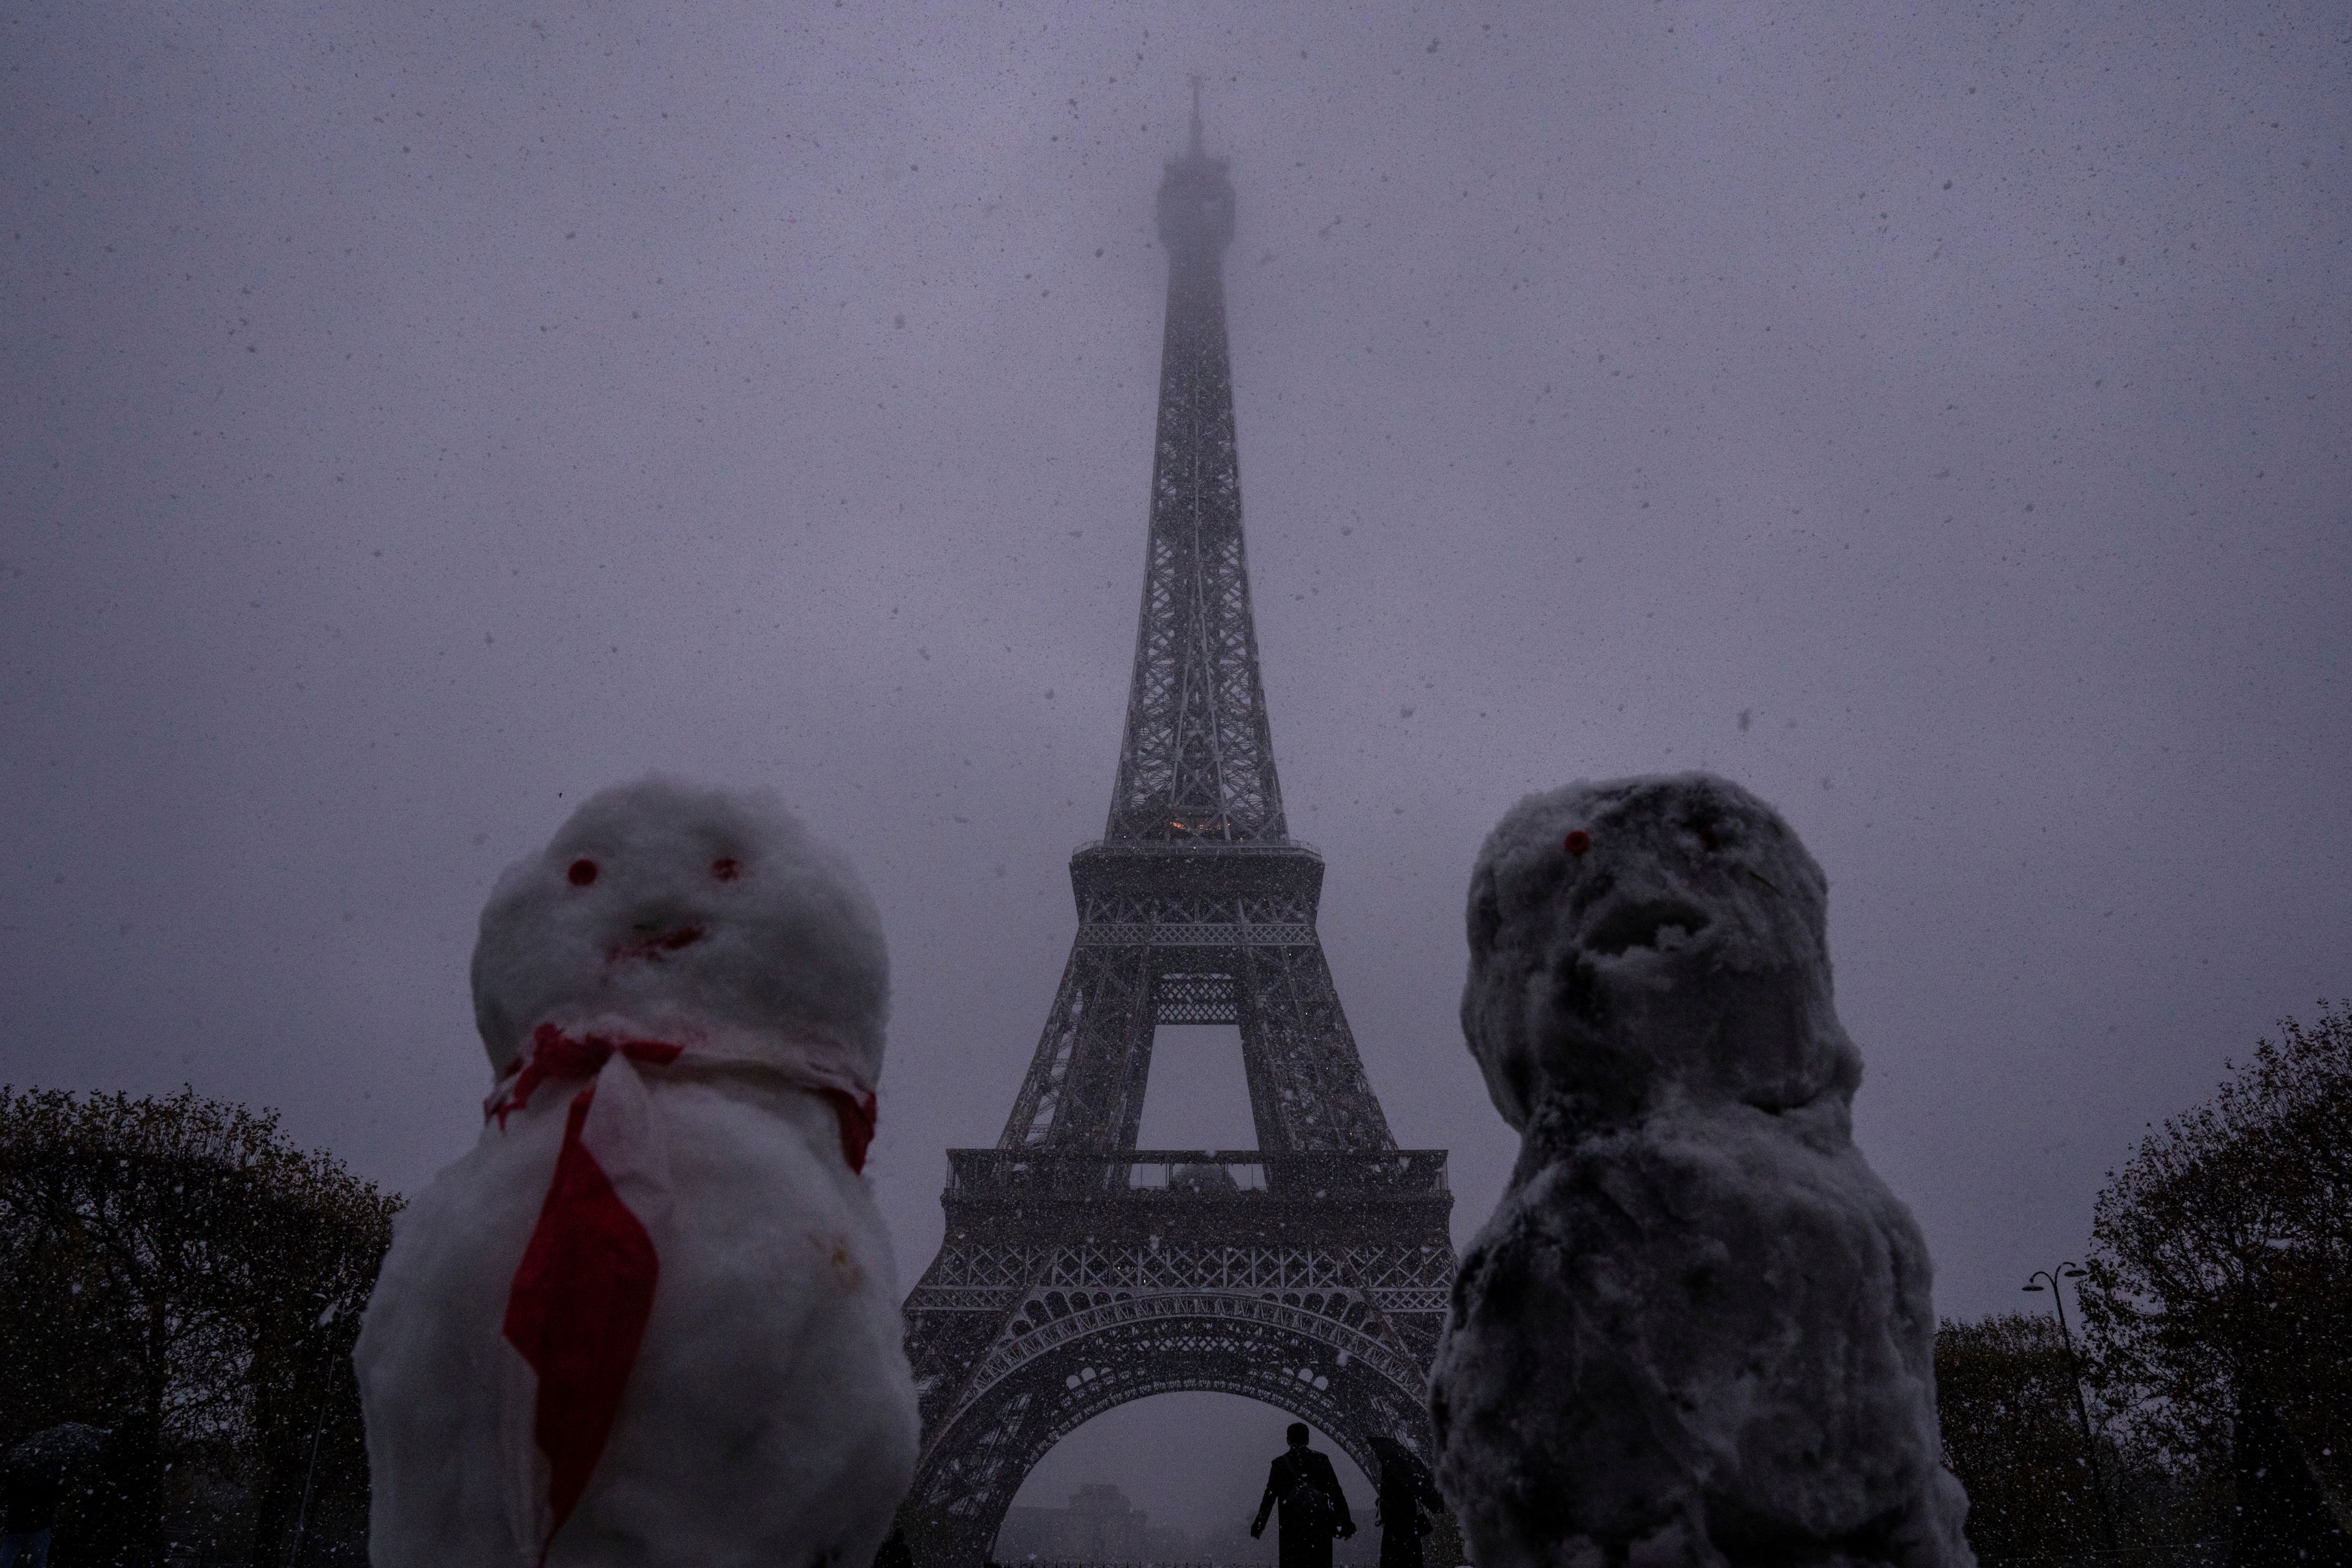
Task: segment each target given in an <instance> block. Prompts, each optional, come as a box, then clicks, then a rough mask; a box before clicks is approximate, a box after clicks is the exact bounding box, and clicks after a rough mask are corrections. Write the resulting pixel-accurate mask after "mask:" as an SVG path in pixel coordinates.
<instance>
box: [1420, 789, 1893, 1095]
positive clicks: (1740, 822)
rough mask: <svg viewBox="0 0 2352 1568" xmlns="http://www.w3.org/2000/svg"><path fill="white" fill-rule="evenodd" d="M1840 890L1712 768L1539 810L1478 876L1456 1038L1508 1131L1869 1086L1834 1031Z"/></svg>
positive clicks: (1507, 836) (1485, 861)
mask: <svg viewBox="0 0 2352 1568" xmlns="http://www.w3.org/2000/svg"><path fill="white" fill-rule="evenodd" d="M1828 896H1829V883H1828V880H1827V879H1825V878H1824V877H1822V871H1821V868H1820V867H1819V866H1817V865H1815V864H1814V863H1813V858H1812V857H1811V855H1808V854H1807V853H1806V852H1805V847H1804V846H1803V845H1802V844H1801V843H1800V842H1799V841H1798V839H1797V836H1796V834H1795V833H1794V832H1792V831H1791V830H1790V827H1789V825H1788V824H1787V823H1785V822H1783V821H1781V820H1780V816H1778V814H1776V813H1775V812H1774V811H1773V810H1772V808H1771V807H1770V806H1768V805H1765V804H1764V803H1763V802H1762V801H1760V800H1759V799H1757V798H1756V797H1755V796H1754V795H1750V794H1748V792H1747V791H1746V790H1744V789H1742V788H1740V787H1739V786H1738V784H1731V783H1729V782H1727V781H1726V780H1724V779H1719V778H1716V777H1714V776H1712V775H1710V774H1706V773H1682V774H1675V775H1671V776H1666V777H1658V778H1632V779H1618V780H1613V781H1611V782H1608V783H1604V784H1570V785H1569V786H1568V787H1567V788H1565V789H1560V790H1555V791H1553V792H1552V793H1550V794H1549V795H1529V796H1528V798H1527V799H1525V800H1523V801H1521V802H1520V803H1519V804H1518V805H1516V806H1514V807H1512V808H1511V810H1510V811H1509V812H1508V813H1507V815H1506V816H1504V818H1503V820H1502V821H1501V823H1499V824H1498V825H1497V826H1496V828H1495V831H1494V832H1493V833H1491V834H1489V835H1488V836H1487V838H1486V847H1484V848H1483V849H1481V850H1480V851H1479V855H1478V864H1477V867H1476V868H1475V871H1474V872H1473V873H1472V875H1471V879H1470V900H1469V911H1468V926H1469V938H1470V975H1469V979H1468V981H1467V983H1466V984H1465V985H1464V987H1463V992H1462V1029H1463V1033H1464V1035H1465V1037H1467V1038H1468V1040H1469V1043H1470V1050H1471V1054H1472V1055H1474V1056H1475V1057H1476V1058H1477V1059H1478V1066H1479V1068H1480V1069H1481V1070H1482V1071H1483V1072H1484V1073H1485V1075H1486V1089H1487V1092H1488V1093H1489V1094H1490V1095H1491V1096H1492V1097H1493V1099H1494V1101H1495V1106H1496V1109H1497V1110H1500V1111H1501V1112H1502V1113H1503V1115H1504V1117H1505V1119H1507V1121H1510V1123H1511V1124H1512V1125H1513V1126H1515V1127H1519V1128H1522V1129H1524V1128H1525V1127H1526V1125H1527V1122H1528V1117H1529V1115H1530V1114H1531V1113H1532V1112H1533V1111H1534V1110H1535V1109H1536V1107H1537V1106H1538V1105H1539V1104H1540V1103H1542V1102H1543V1101H1545V1100H1549V1099H1555V1098H1558V1097H1561V1096H1569V1097H1573V1098H1574V1100H1576V1102H1577V1104H1578V1107H1579V1115H1580V1117H1600V1118H1613V1117H1615V1116H1619V1115H1624V1114H1629V1113H1633V1112H1637V1111H1639V1110H1643V1109H1645V1108H1649V1107H1653V1106H1655V1105H1657V1104H1659V1103H1661V1102H1662V1101H1664V1100H1667V1099H1669V1098H1675V1097H1679V1098H1682V1099H1685V1100H1717V1101H1720V1100H1738V1101H1740V1102H1744V1103H1746V1104H1749V1105H1754V1106H1758V1107H1759V1108H1762V1109H1765V1110H1792V1109H1795V1108H1797V1107H1800V1106H1807V1105H1811V1104H1813V1103H1815V1102H1816V1101H1820V1100H1822V1099H1823V1097H1824V1096H1825V1095H1826V1096H1831V1097H1833V1099H1834V1100H1835V1102H1836V1104H1837V1105H1838V1106H1839V1107H1843V1104H1844V1103H1845V1102H1846V1101H1847V1100H1851V1098H1852V1096H1853V1089H1854V1087H1855V1086H1856V1084H1858V1083H1859V1082H1860V1081H1861V1076H1862V1061H1861V1058H1860V1056H1859V1054H1858V1053H1856V1051H1855V1050H1854V1047H1853V1042H1852V1041H1851V1040H1850V1039H1848V1038H1847V1037H1846V1034H1845V1031H1844V1029H1843V1028H1842V1027H1841V1026H1839V1024H1838V1020H1837V1012H1836V1008H1835V1006H1834V1005H1833V1004H1832V997H1831V988H1830V962H1829V949H1828V942H1827V923H1828V912H1827V911H1828Z"/></svg>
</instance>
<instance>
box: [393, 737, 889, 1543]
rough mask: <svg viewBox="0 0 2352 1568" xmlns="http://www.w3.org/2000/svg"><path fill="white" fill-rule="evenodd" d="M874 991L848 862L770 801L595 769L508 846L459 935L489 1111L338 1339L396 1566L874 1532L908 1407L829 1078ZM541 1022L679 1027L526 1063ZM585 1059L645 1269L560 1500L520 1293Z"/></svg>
mask: <svg viewBox="0 0 2352 1568" xmlns="http://www.w3.org/2000/svg"><path fill="white" fill-rule="evenodd" d="M475 993H476V1008H477V1014H478V1018H479V1020H480V1022H481V1026H482V1031H483V1037H484V1041H485V1044H486V1045H487V1046H488V1049H489V1052H490V1056H491V1059H492V1063H493V1066H494V1068H497V1069H498V1070H499V1081H500V1083H501V1085H502V1086H503V1087H502V1089H501V1091H500V1095H499V1101H500V1103H501V1105H502V1107H503V1109H504V1114H502V1115H498V1116H494V1117H492V1118H491V1119H490V1120H488V1122H487V1123H486V1125H485V1126H484V1128H483V1131H482V1134H481V1137H480V1139H479V1141H478V1142H477V1144H476V1146H475V1147H474V1149H473V1150H472V1151H471V1152H469V1153H467V1155H465V1156H464V1157H463V1158H461V1159H459V1160H458V1161H457V1163H454V1164H452V1165H451V1166H449V1167H448V1169H446V1170H445V1171H444V1172H442V1173H441V1174H440V1175H439V1176H438V1177H436V1179H435V1181H434V1182H433V1184H431V1185H430V1186H429V1187H427V1188H426V1190H425V1192H424V1193H423V1194H420V1195H419V1196H418V1197H417V1198H416V1199H415V1201H414V1202H413V1203H412V1204H411V1205H409V1206H408V1208H407V1209H406V1210H405V1211H404V1213H403V1214H402V1215H401V1216H400V1219H399V1221H398V1223H397V1225H396V1226H395V1230H394V1242H393V1247H392V1250H391V1252H390V1254H389V1256H387V1258H385V1260H384V1266H383V1275H382V1278H381V1279H380V1281H379V1283H378V1285H377V1288H376V1291H375V1295H374V1298H373V1300H372V1301H371V1303H370V1305H369V1309H368V1316H367V1321H366V1324H365V1327H364V1329H363V1331H362V1335H361V1338H360V1343H359V1349H358V1352H357V1357H356V1360H357V1363H358V1369H359V1373H360V1381H361V1388H362V1396H363V1399H364V1403H365V1407H366V1417H367V1435H368V1449H369V1462H370V1468H371V1474H372V1479H373V1516H372V1521H371V1552H372V1555H373V1561H374V1562H375V1563H377V1564H379V1565H380V1568H395V1565H396V1568H409V1565H412V1564H417V1563H436V1564H452V1565H458V1568H475V1565H479V1568H493V1565H496V1568H514V1565H516V1564H529V1563H537V1562H540V1561H542V1560H543V1561H545V1562H546V1563H550V1564H553V1565H556V1568H567V1565H578V1568H589V1565H591V1564H593V1565H595V1568H640V1565H642V1568H672V1565H675V1568H685V1565H687V1564H698V1565H701V1564H709V1565H714V1568H716V1565H720V1564H735V1563H741V1564H747V1565H748V1564H752V1563H758V1564H761V1565H762V1568H768V1565H774V1564H785V1565H788V1568H814V1565H817V1564H826V1565H835V1564H854V1565H855V1568H864V1565H865V1564H866V1563H868V1562H870V1561H871V1559H872V1556H873V1553H874V1552H875V1549H876V1547H877V1545H878V1544H879V1542H880V1541H881V1540H882V1537H883V1536H884V1534H885V1533H886V1532H887V1530H888V1527H889V1521H890V1517H891V1513H892V1510H893V1509H894V1508H895V1507H896V1505H897V1503H898V1499H899V1497H900V1496H901V1494H902V1493H903V1492H904V1490H905V1488H906V1485H907V1483H908V1479H909V1478H910V1476H911V1474H912V1471H913V1467H914V1458H915V1445H916V1441H917V1436H918V1422H917V1416H916V1410H915V1394H914V1389H913V1384H912V1380H911V1378H910V1376H909V1374H908V1367H907V1362H906V1357H905V1353H904V1351H903V1349H902V1348H901V1334H902V1327H901V1320H900V1318H899V1315H898V1289H897V1285H896V1281H895V1279H894V1278H893V1268H892V1265H891V1257H890V1249H889V1243H888V1238H887V1235H886V1234H885V1232H884V1230H883V1226H882V1223H881V1219H880V1216H879V1215H878V1214H877V1211H876V1209H875V1205H874V1202H873V1199H872V1196H871V1195H870V1194H869V1193H868V1191H867V1188H866V1182H865V1179H864V1178H863V1177H862V1176H861V1175H859V1174H858V1173H856V1170H854V1169H853V1168H852V1167H853V1159H854V1158H855V1159H862V1152H863V1139H862V1136H858V1135H856V1133H857V1131H858V1130H857V1129H856V1128H854V1127H853V1125H852V1123H853V1122H854V1121H856V1118H855V1117H854V1116H853V1115H851V1114H850V1112H849V1111H848V1110H845V1106H847V1104H848V1102H849V1100H850V1098H851V1097H850V1096H849V1095H847V1094H845V1092H843V1091H842V1090H841V1089H836V1088H833V1087H830V1086H832V1085H837V1084H841V1083H844V1082H853V1083H856V1084H861V1085H865V1086H870V1085H871V1084H872V1082H873V1080H874V1078H875V1076H876V1075H877V1071H878V1068H879V1066H880V1058H881V1047H882V1025H883V1019H884V1011H885V1005H886V998H887V970H886V966H885V960H884V957H883V949H882V942H881V936H880V932H879V925H878V921H877V919H876V917H875V915H874V913H873V910H872V908H871V905H870V903H869V902H868V901H867V900H866V897H865V895H864V893H863V892H862V891H861V890H860V889H858V887H857V885H856V880H855V879H854V877H853V876H852V875H851V873H850V872H849V870H848V868H847V867H846V866H845V864H844V863H843V862H841V861H840V860H839V859H838V858H835V857H833V856H831V855H829V854H827V853H825V852H824V851H823V850H821V849H819V848H817V847H815V846H814V845H812V844H811V843H810V841H809V840H808V838H807V836H806V834H805V833H804V832H803V830H802V829H801V828H800V826H799V825H798V823H797V822H795V821H794V820H793V819H792V818H791V817H790V816H788V815H786V814H784V813H782V811H781V810H779V809H777V808H776V807H774V806H773V805H772V804H770V803H768V802H765V801H762V800H758V799H751V800H746V799H743V798H741V797H734V796H728V795H718V794H715V793H710V792H705V791H700V790H697V789H694V788H692V787H690V786H687V785H683V784H674V783H670V782H667V781H663V780H653V781H648V782H646V783H645V784H638V785H635V786H630V787H629V788H626V789H622V790H615V791H610V792H607V793H606V794H605V795H600V796H598V797H596V798H595V799H594V800H592V801H591V802H589V803H588V804H587V805H585V806H583V808H582V809H581V810H580V812H579V813H577V814H576V815H575V816H573V818H572V821H571V822H569V823H567V824H566V825H565V826H564V827H563V829H562V831H561V832H560V833H559V834H558V835H557V837H556V839H555V841H554V843H553V844H552V845H551V847H549V849H548V850H547V851H545V852H544V853H542V854H541V855H539V856H535V857H532V858H528V859H526V860H524V861H523V862H521V863H520V865H518V866H517V867H515V868H513V869H512V870H510V871H509V872H508V874H507V876H506V877H505V878H504V879H502V880H501V882H500V884H499V889H498V890H497V892H496V893H494V894H493V896H492V899H491V901H490V905H489V907H488V910H486V911H485V913H484V916H483V932H482V940H481V943H480V945H479V947H478V949H477V952H476V961H475ZM543 1025H551V1026H553V1027H554V1028H555V1029H556V1030H560V1031H561V1032H562V1033H563V1034H565V1035H567V1036H570V1037H573V1038H577V1039H593V1040H603V1041H606V1042H618V1041H625V1040H646V1041H655V1042H661V1043H662V1044H663V1045H664V1046H665V1047H675V1050H676V1056H675V1059H674V1060H661V1059H657V1058H656V1057H650V1056H649V1057H648V1058H646V1059H645V1060H644V1061H642V1062H641V1061H637V1060H633V1059H624V1056H622V1055H613V1056H612V1059H610V1060H607V1061H604V1062H603V1063H601V1064H599V1063H596V1062H593V1061H592V1062H590V1063H589V1064H588V1066H587V1070H586V1071H583V1072H581V1073H578V1074H574V1075H571V1076H565V1075H561V1074H559V1075H555V1076H546V1077H544V1078H543V1079H541V1080H540V1081H536V1082H534V1081H532V1080H531V1079H530V1078H528V1077H526V1076H524V1075H523V1074H522V1073H521V1072H520V1069H521V1068H523V1067H524V1066H525V1065H526V1064H527V1063H528V1061H529V1060H530V1055H531V1052H532V1049H533V1047H532V1041H533V1038H534V1032H535V1031H538V1030H539V1029H540V1028H541V1026H543ZM609 1054H610V1053H608V1055H609ZM592 1087H593V1093H594V1097H595V1101H594V1104H593V1110H590V1109H583V1110H582V1111H581V1114H582V1115H583V1116H593V1117H595V1118H599V1119H602V1120H601V1121H589V1122H586V1123H584V1126H585V1127H586V1128H587V1129H588V1131H586V1132H585V1133H582V1132H575V1133H574V1135H573V1142H574V1143H575V1144H577V1145H580V1146H582V1147H585V1148H590V1149H593V1148H595V1147H598V1145H597V1142H596V1140H597V1138H598V1137H599V1136H602V1137H603V1138H604V1140H605V1142H604V1144H603V1145H602V1147H603V1148H604V1155H603V1158H604V1160H605V1162H606V1163H608V1164H611V1165H613V1166H614V1176H613V1179H612V1181H611V1183H610V1185H611V1186H612V1188H613V1189H614V1191H615V1192H616V1193H617V1194H620V1196H621V1197H623V1198H625V1200H626V1202H627V1205H630V1206H631V1209H632V1215H633V1216H635V1217H641V1218H642V1222H643V1223H642V1226H641V1228H642V1231H643V1233H644V1237H645V1238H646V1242H647V1244H648V1245H649V1246H650V1247H651V1248H652V1249H653V1251H654V1252H655V1253H656V1254H657V1258H658V1280H657V1283H656V1284H654V1285H653V1286H652V1288H651V1289H652V1294H651V1304H650V1309H649V1311H647V1312H646V1314H645V1315H644V1317H643V1320H642V1334H641V1338H639V1339H637V1341H636V1342H635V1353H634V1356H633V1358H630V1359H629V1360H628V1361H627V1363H626V1365H625V1384H623V1385H622V1389H621V1394H620V1396H619V1404H618V1407H617V1410H616V1411H615V1412H614V1414H613V1415H612V1417H611V1421H610V1426H609V1431H608V1432H607V1433H605V1434H604V1436H603V1441H602V1444H601V1450H600V1451H598V1452H597V1453H596V1454H595V1457H594V1460H593V1469H591V1470H590V1471H588V1472H587V1480H586V1483H585V1487H584V1490H582V1491H581V1492H580V1493H579V1495H578V1498H577V1500H576V1505H574V1506H572V1507H570V1508H569V1509H568V1510H565V1513H564V1516H563V1517H561V1518H558V1519H552V1520H551V1516H550V1513H549V1510H548V1507H547V1500H546V1496H545V1488H546V1485H547V1474H548V1469H547V1459H546V1454H545V1452H544V1449H545V1447H547V1445H548V1444H549V1443H550V1442H551V1441H552V1440H554V1438H558V1437H561V1436H562V1434H561V1433H560V1432H559V1433H555V1434H552V1435H551V1433H550V1430H549V1422H550V1418H549V1417H548V1416H547V1415H545V1414H544V1413H542V1412H541V1411H540V1409H539V1408H538V1406H537V1405H534V1403H533V1400H534V1397H535V1394H536V1391H537V1388H538V1380H536V1379H535V1377H534V1373H533V1369H532V1367H530V1365H528V1364H526V1363H525V1361H524V1358H523V1357H521V1356H520V1355H519V1354H518V1352H517V1349H516V1345H515V1343H514V1342H513V1338H512V1336H511V1335H510V1334H509V1331H508V1321H509V1310H510V1306H511V1302H512V1300H513V1297H514V1294H515V1290H516V1281H517V1278H518V1268H519V1267H520V1265H521V1264H522V1262H523V1259H524V1258H525V1254H526V1252H527V1250H529V1249H530V1248H531V1247H533V1245H534V1237H535V1236H543V1235H544V1233H545V1229H546V1221H545V1220H544V1218H543V1215H544V1214H545V1213H548V1212H551V1209H552V1205H551V1197H550V1193H551V1182H552V1181H553V1180H554V1178H555V1176H556V1173H557V1165H558V1161H559V1154H560V1152H562V1150H563V1149H564V1147H565V1143H566V1128H567V1122H568V1121H569V1119H571V1118H572V1117H573V1115H574V1110H575V1107H582V1106H583V1097H584V1096H586V1095H587V1094H588V1093H589V1092H590V1090H591V1089H592ZM519 1089H520V1090H521V1091H522V1092H521V1093H520V1094H519V1093H518V1090H519ZM518 1098H520V1100H521V1101H522V1102H521V1103H520V1105H519V1106H518V1105H516V1104H515V1103H514V1101H515V1100H517V1099H518ZM868 1105H869V1106H870V1101H869V1102H868ZM599 1127H602V1128H604V1131H603V1132H602V1133H601V1134H599V1133H598V1132H597V1131H595V1130H596V1129H597V1128H599ZM614 1128H617V1129H618V1130H619V1131H618V1134H616V1133H615V1132H614V1131H613V1130H614ZM616 1138H617V1140H618V1141H617V1142H616ZM624 1144H625V1148H624V1147H623V1145H624ZM616 1149H620V1150H621V1151H622V1152H621V1154H620V1155H619V1156H616V1155H615V1153H614V1150H616ZM578 1157H579V1149H578V1148H575V1150H574V1152H573V1158H574V1159H575V1160H576V1159H577V1158H578ZM648 1172H651V1173H653V1176H652V1177H648V1176H647V1174H646V1173H648ZM655 1178H657V1179H655ZM554 1310H556V1311H558V1312H561V1311H562V1310H564V1303H563V1302H562V1300H561V1299H560V1298H559V1299H558V1300H557V1303H556V1306H555V1308H554ZM534 1421H536V1423H537V1425H536V1426H534ZM551 1523H552V1524H553V1525H554V1526H555V1528H553V1530H552V1533H551V1535H550V1534H548V1533H546V1532H547V1531H548V1529H549V1527H550V1525H551Z"/></svg>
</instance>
